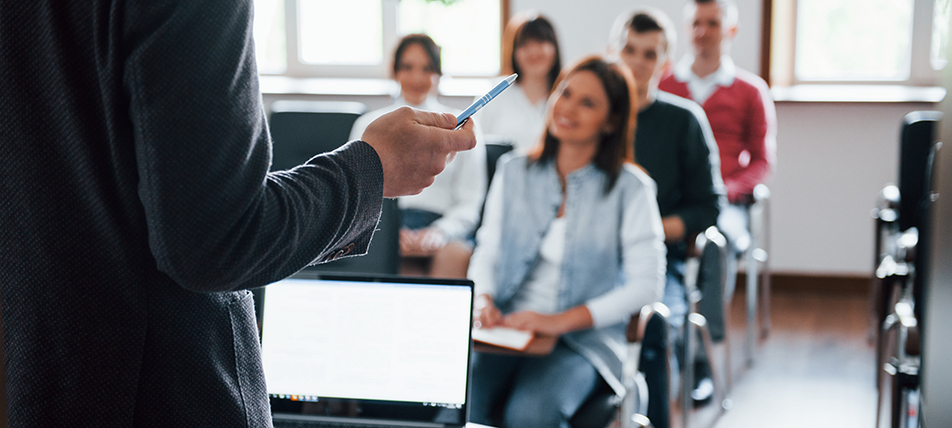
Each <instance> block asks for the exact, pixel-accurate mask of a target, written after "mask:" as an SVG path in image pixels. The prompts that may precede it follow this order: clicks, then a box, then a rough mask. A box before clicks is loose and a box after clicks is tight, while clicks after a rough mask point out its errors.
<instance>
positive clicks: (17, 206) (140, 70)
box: [0, 0, 475, 427]
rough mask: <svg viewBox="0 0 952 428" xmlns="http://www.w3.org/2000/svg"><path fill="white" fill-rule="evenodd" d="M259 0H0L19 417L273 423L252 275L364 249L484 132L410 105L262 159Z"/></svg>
mask: <svg viewBox="0 0 952 428" xmlns="http://www.w3.org/2000/svg"><path fill="white" fill-rule="evenodd" d="M251 7H252V0H201V1H184V0H183V1H177V0H146V1H134V0H130V1H124V0H34V1H29V2H24V1H20V0H0V10H2V11H3V12H2V13H0V82H2V83H0V149H2V153H3V161H2V162H0V195H2V196H0V286H2V289H0V294H2V314H3V339H4V346H5V352H6V379H7V383H6V392H7V397H8V405H9V422H10V425H11V426H15V427H66V426H70V427H76V426H90V427H120V426H156V427H183V426H194V427H212V426H214V427H225V426H228V427H232V426H240V427H246V426H248V427H265V426H270V425H271V417H270V414H269V406H268V398H267V395H266V392H265V384H264V376H263V373H262V369H261V362H260V355H259V348H258V338H257V331H256V328H255V322H254V314H253V306H252V299H251V294H250V292H248V291H247V288H251V287H257V286H262V285H265V284H268V283H270V282H273V281H276V280H278V279H281V278H283V277H286V276H288V275H290V274H292V273H294V272H295V271H297V270H299V269H301V268H302V267H304V266H305V265H307V264H309V263H312V262H315V261H322V260H329V259H334V258H337V257H341V256H344V255H352V254H359V253H361V252H364V251H366V248H367V246H368V243H369V241H370V238H371V235H372V234H373V229H374V226H375V224H376V222H377V219H378V218H379V215H380V207H381V199H382V198H381V196H389V197H392V196H398V195H402V194H408V193H414V192H419V191H420V190H421V189H422V188H424V187H425V186H427V185H429V183H431V182H432V180H433V176H434V175H436V174H437V173H439V171H440V170H441V169H442V167H443V166H444V165H445V161H446V157H447V155H448V154H449V153H450V152H453V151H456V150H462V149H468V148H471V147H473V145H475V137H474V135H473V132H472V125H471V124H467V125H466V127H464V128H463V132H459V131H455V132H454V131H451V129H452V127H453V126H454V125H455V122H456V121H455V118H453V117H452V116H449V115H440V114H435V113H426V112H419V111H415V110H410V109H404V110H400V111H397V112H395V113H393V114H391V115H388V116H385V117H383V118H381V119H380V120H379V121H378V122H376V123H375V124H372V125H371V126H370V127H369V128H368V129H367V131H366V132H365V133H364V134H363V140H365V141H366V142H362V141H358V142H352V143H349V144H348V145H346V146H344V147H343V148H341V149H340V150H337V151H335V152H333V153H331V154H328V155H322V156H318V157H316V158H314V159H312V160H311V161H309V162H308V163H307V164H305V165H302V166H300V167H298V168H295V169H293V170H290V171H284V172H276V173H272V174H269V173H268V169H269V164H270V139H269V136H268V130H267V125H266V123H265V120H264V114H263V109H262V107H261V102H260V93H259V90H258V86H257V82H258V80H257V73H256V69H255V60H254V50H253V45H252V41H251V34H252V31H251V29H252V23H251V19H252V18H251V16H252V11H251ZM236 290H237V291H236Z"/></svg>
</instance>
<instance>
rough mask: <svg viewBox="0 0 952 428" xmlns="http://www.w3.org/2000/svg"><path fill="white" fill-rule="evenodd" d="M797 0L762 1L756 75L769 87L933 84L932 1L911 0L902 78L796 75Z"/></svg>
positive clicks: (936, 79) (938, 75) (937, 79)
mask: <svg viewBox="0 0 952 428" xmlns="http://www.w3.org/2000/svg"><path fill="white" fill-rule="evenodd" d="M797 2H798V0H763V8H762V10H763V31H764V37H762V39H761V40H762V41H761V51H762V55H761V64H760V75H761V77H763V78H764V79H765V80H766V81H767V82H768V83H769V84H770V86H780V87H792V86H798V85H867V86H887V85H891V86H896V85H898V86H936V85H938V84H939V82H940V79H941V76H942V70H934V69H933V66H932V61H931V46H932V29H933V13H934V7H935V6H934V2H933V0H913V10H912V40H911V46H910V55H909V78H908V79H906V80H799V79H797V77H796V72H795V67H796V31H797V19H798V16H797V14H798V7H797Z"/></svg>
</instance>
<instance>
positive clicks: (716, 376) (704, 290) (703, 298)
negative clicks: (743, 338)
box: [679, 226, 733, 427]
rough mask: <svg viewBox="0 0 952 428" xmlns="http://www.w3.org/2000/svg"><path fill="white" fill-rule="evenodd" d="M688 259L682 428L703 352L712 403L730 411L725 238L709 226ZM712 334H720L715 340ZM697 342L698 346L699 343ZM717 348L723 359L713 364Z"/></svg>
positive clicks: (691, 404) (686, 424) (687, 420)
mask: <svg viewBox="0 0 952 428" xmlns="http://www.w3.org/2000/svg"><path fill="white" fill-rule="evenodd" d="M690 242H692V243H693V246H690V247H689V250H688V259H687V260H686V262H685V274H684V279H685V281H684V282H685V284H684V286H685V293H686V295H687V298H688V315H687V320H686V322H685V323H684V332H683V334H684V351H683V352H684V356H683V357H684V358H682V359H681V362H682V364H681V389H680V392H681V393H680V394H679V398H680V403H681V418H682V424H681V426H682V427H689V426H690V422H691V414H692V410H693V407H694V400H693V399H692V397H691V392H692V389H693V386H694V379H695V377H696V375H697V373H695V362H696V361H697V359H698V356H699V353H700V352H703V355H705V356H706V359H707V363H708V364H709V365H710V370H711V380H712V381H713V383H714V391H713V397H712V398H713V399H712V402H716V401H718V399H720V402H719V403H718V407H719V409H720V410H719V411H723V410H724V409H726V408H727V407H729V404H728V401H727V391H728V389H729V385H730V370H731V363H730V342H729V340H728V335H727V331H728V329H729V326H730V311H729V305H730V297H728V296H727V294H728V293H727V283H728V281H727V277H728V258H729V257H732V256H733V255H732V254H730V252H731V250H730V249H729V248H728V245H727V238H725V237H724V235H722V234H721V233H720V232H719V231H718V230H717V227H716V226H711V227H709V228H708V229H707V230H705V231H704V232H703V233H699V234H698V235H697V236H696V237H695V239H694V240H692V241H690ZM711 331H717V332H719V333H718V335H717V340H716V341H715V340H713V339H712V335H711ZM698 340H700V342H698ZM715 342H717V343H718V344H719V346H718V348H721V350H722V351H721V352H720V353H721V354H723V357H721V358H718V359H719V360H720V361H719V363H717V364H716V361H715V354H714V343H715Z"/></svg>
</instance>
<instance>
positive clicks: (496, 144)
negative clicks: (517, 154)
mask: <svg viewBox="0 0 952 428" xmlns="http://www.w3.org/2000/svg"><path fill="white" fill-rule="evenodd" d="M510 151H512V143H511V142H510V141H509V140H505V139H500V138H495V139H490V137H487V138H486V188H487V189H488V188H489V185H490V184H491V183H492V182H493V175H494V174H495V173H496V164H497V163H498V162H499V158H500V157H502V155H504V154H506V153H509V152H510Z"/></svg>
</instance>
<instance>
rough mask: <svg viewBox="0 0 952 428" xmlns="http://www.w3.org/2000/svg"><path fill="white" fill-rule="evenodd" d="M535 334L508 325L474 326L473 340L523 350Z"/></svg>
mask: <svg viewBox="0 0 952 428" xmlns="http://www.w3.org/2000/svg"><path fill="white" fill-rule="evenodd" d="M533 337H535V335H533V334H532V332H531V331H525V330H516V329H513V328H508V327H493V328H474V329H473V340H475V341H477V342H482V343H486V344H489V345H493V346H499V347H502V348H508V349H515V350H517V351H524V350H525V349H526V348H527V347H528V346H529V343H532V338H533Z"/></svg>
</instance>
